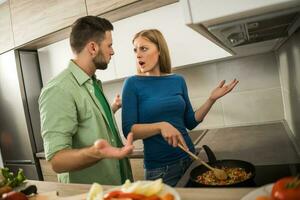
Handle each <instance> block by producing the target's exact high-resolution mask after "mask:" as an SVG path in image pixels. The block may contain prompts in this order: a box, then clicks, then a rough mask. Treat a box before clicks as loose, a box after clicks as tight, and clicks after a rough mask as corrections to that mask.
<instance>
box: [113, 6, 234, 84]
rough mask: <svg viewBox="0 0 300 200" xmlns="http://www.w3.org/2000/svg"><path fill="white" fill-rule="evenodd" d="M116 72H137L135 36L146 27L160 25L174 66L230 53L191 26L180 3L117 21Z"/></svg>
mask: <svg viewBox="0 0 300 200" xmlns="http://www.w3.org/2000/svg"><path fill="white" fill-rule="evenodd" d="M113 25H114V32H115V34H114V36H115V37H114V38H113V42H114V48H115V65H116V75H117V77H118V78H122V77H127V76H130V75H133V74H135V73H136V64H135V56H134V53H133V45H132V38H133V36H134V34H135V33H137V32H139V31H141V30H143V29H153V28H154V29H158V30H160V31H161V32H162V34H163V35H164V37H165V39H166V41H167V43H168V47H169V50H170V56H171V62H172V67H180V66H185V65H190V64H195V63H200V62H205V61H209V60H214V59H218V58H222V57H226V56H230V54H229V53H227V52H226V51H225V50H223V49H222V48H220V47H218V46H217V45H215V44H214V43H213V42H211V41H209V40H208V39H206V38H205V37H203V36H202V35H200V34H199V33H197V32H195V31H194V30H192V29H191V28H189V27H187V26H186V25H185V23H184V16H183V13H182V9H181V7H180V4H179V3H174V4H171V5H167V6H164V7H161V8H158V9H155V10H151V11H148V12H145V13H142V14H139V15H135V16H132V17H128V18H126V19H123V20H120V21H117V22H115V23H113Z"/></svg>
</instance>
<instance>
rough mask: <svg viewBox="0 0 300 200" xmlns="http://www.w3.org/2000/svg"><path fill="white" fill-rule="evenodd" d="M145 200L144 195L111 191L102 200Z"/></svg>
mask: <svg viewBox="0 0 300 200" xmlns="http://www.w3.org/2000/svg"><path fill="white" fill-rule="evenodd" d="M144 198H146V196H145V195H142V194H134V193H125V192H122V191H119V190H116V191H112V192H110V193H108V194H107V195H105V197H104V200H110V199H132V200H141V199H144Z"/></svg>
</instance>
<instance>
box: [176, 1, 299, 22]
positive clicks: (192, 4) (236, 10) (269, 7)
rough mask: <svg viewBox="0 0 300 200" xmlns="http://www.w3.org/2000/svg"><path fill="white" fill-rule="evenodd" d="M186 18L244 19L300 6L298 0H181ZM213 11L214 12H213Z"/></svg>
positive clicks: (207, 20)
mask: <svg viewBox="0 0 300 200" xmlns="http://www.w3.org/2000/svg"><path fill="white" fill-rule="evenodd" d="M181 2H182V5H183V6H184V7H185V9H189V11H188V12H187V13H186V14H188V13H189V15H186V19H187V20H188V21H192V22H193V23H204V24H206V23H210V24H212V23H214V24H218V23H221V22H224V21H232V20H236V19H242V18H244V17H248V16H255V15H259V14H262V13H267V12H270V11H275V10H283V9H286V8H290V7H293V6H297V4H298V6H299V1H298V0H271V1H270V0H243V1H238V0H227V1H226V3H225V4H220V3H219V1H218V0H201V1H199V0H181ZM212 11H213V12H212Z"/></svg>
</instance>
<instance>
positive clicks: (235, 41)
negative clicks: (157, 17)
mask: <svg viewBox="0 0 300 200" xmlns="http://www.w3.org/2000/svg"><path fill="white" fill-rule="evenodd" d="M180 3H181V5H182V8H183V10H184V13H185V23H186V24H187V25H188V26H190V27H191V28H192V29H194V30H196V31H197V32H199V33H200V34H202V35H203V36H205V37H206V38H208V39H210V40H211V41H213V42H214V43H216V44H217V45H219V46H220V47H222V48H224V49H226V50H227V51H228V52H231V53H232V54H237V55H240V56H241V55H251V54H257V53H264V52H268V51H273V50H276V49H277V48H278V47H279V46H281V44H282V43H283V42H284V41H285V40H286V39H287V38H288V37H289V36H290V35H291V34H292V33H293V32H294V31H295V30H297V28H299V26H300V17H299V16H300V1H299V0H243V1H239V0H226V3H220V1H218V0H181V1H180Z"/></svg>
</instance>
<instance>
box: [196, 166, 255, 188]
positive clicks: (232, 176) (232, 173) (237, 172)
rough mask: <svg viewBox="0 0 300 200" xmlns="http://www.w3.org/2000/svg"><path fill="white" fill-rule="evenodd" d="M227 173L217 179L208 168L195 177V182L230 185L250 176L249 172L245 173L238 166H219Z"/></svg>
mask: <svg viewBox="0 0 300 200" xmlns="http://www.w3.org/2000/svg"><path fill="white" fill-rule="evenodd" d="M221 169H222V170H225V172H226V173H227V175H228V178H227V179H225V180H220V179H217V178H216V176H215V175H214V173H213V171H211V170H209V171H207V172H204V173H203V174H201V175H199V176H198V177H197V182H198V183H201V184H204V185H231V184H235V183H239V182H242V181H245V180H247V179H249V178H250V177H251V175H252V174H251V172H249V173H247V172H246V170H245V169H243V168H240V167H221Z"/></svg>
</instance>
